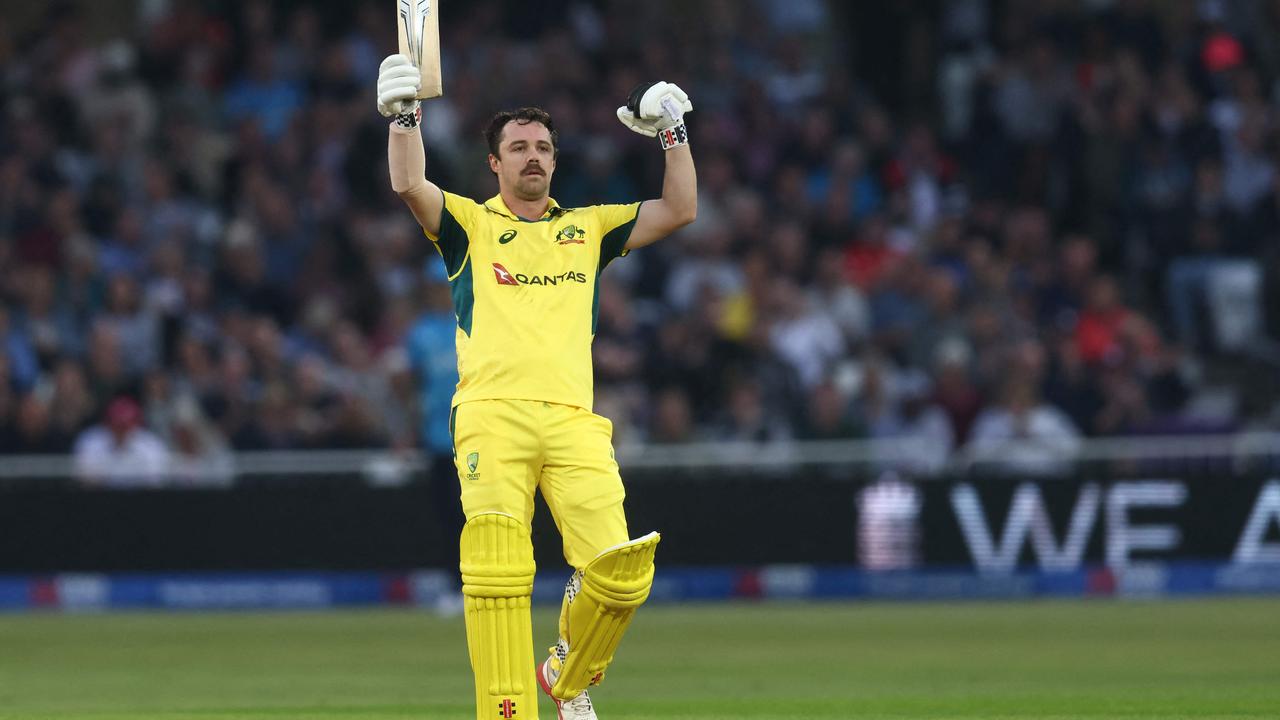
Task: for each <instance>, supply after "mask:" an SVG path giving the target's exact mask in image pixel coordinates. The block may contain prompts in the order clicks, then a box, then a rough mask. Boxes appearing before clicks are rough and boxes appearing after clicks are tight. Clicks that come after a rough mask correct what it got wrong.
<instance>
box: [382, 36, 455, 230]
mask: <svg viewBox="0 0 1280 720" xmlns="http://www.w3.org/2000/svg"><path fill="white" fill-rule="evenodd" d="M420 82H421V80H420V76H419V74H418V69H417V68H416V67H414V66H413V64H412V63H410V62H409V58H407V57H405V56H404V55H390V56H388V57H387V59H385V60H383V61H382V66H381V67H380V68H379V69H378V112H380V113H382V114H383V116H385V117H389V118H391V119H392V120H391V126H390V128H389V129H388V131H387V168H388V170H389V171H390V174H391V189H392V190H395V191H396V194H397V195H399V196H400V199H401V200H404V203H405V205H408V206H409V211H410V212H412V213H413V216H414V217H415V218H416V219H417V220H418V224H419V225H421V226H422V229H423V230H426V231H427V233H429V234H430V235H432V236H433V237H434V236H436V235H439V234H440V214H441V212H442V211H443V210H444V193H442V192H441V191H440V188H438V187H436V185H435V183H433V182H431V181H430V180H427V177H426V175H427V155H426V151H425V150H424V149H423V147H422V134H421V132H420V131H419V130H418V121H419V119H420V118H421V116H422V111H421V108H420V107H419V105H418V101H417V99H416V97H415V96H416V95H417V93H418V85H419V83H420Z"/></svg>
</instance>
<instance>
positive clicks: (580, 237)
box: [556, 225, 587, 245]
mask: <svg viewBox="0 0 1280 720" xmlns="http://www.w3.org/2000/svg"><path fill="white" fill-rule="evenodd" d="M586 237H587V231H586V230H583V229H582V228H580V227H578V226H577V225H566V226H564V227H562V228H560V232H558V233H556V243H557V244H558V245H581V244H583V243H585V242H586Z"/></svg>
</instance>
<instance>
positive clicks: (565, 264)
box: [427, 192, 640, 410]
mask: <svg viewBox="0 0 1280 720" xmlns="http://www.w3.org/2000/svg"><path fill="white" fill-rule="evenodd" d="M639 212H640V203H631V204H628V205H593V206H590V207H584V208H562V207H560V206H559V205H558V204H556V202H555V201H554V200H550V201H549V203H548V207H547V211H546V213H544V214H543V216H542V217H541V218H539V219H538V220H532V221H531V220H524V219H523V218H520V217H519V216H517V215H516V214H515V213H513V212H512V211H511V210H509V209H508V208H507V205H506V203H504V202H503V201H502V196H501V195H498V196H495V197H492V198H490V199H489V200H488V201H486V202H484V203H483V204H481V203H477V202H475V201H474V200H470V199H468V198H465V197H462V196H460V195H455V194H453V193H450V192H446V193H444V212H443V213H442V214H441V218H440V234H439V236H438V237H432V236H431V234H430V233H427V236H428V237H430V238H431V240H432V242H433V243H434V244H435V247H436V249H437V250H438V251H439V252H440V255H441V256H442V257H443V258H444V262H445V268H446V269H447V270H448V272H449V285H450V287H451V289H452V291H453V308H454V314H455V315H456V316H457V320H458V329H457V332H456V337H457V350H458V388H457V391H456V392H455V393H454V395H453V404H454V405H455V406H456V405H459V404H461V403H464V402H468V401H471V400H494V399H503V400H541V401H543V402H554V403H560V404H563V405H573V406H576V407H581V408H585V409H587V410H590V409H591V405H592V370H591V341H592V339H593V338H594V337H595V332H596V318H597V315H598V312H599V299H600V273H601V271H602V270H604V268H605V266H606V265H608V264H609V262H610V261H612V260H613V259H614V258H618V257H621V256H623V255H625V254H626V252H627V251H626V249H625V246H626V243H627V238H629V237H630V236H631V229H632V228H633V227H634V225H635V221H636V216H637V215H638V214H639Z"/></svg>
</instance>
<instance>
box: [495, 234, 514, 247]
mask: <svg viewBox="0 0 1280 720" xmlns="http://www.w3.org/2000/svg"><path fill="white" fill-rule="evenodd" d="M515 239H516V231H515V230H508V231H506V232H504V233H502V234H501V235H499V236H498V244H499V245H506V244H507V243H509V242H511V241H512V240H515Z"/></svg>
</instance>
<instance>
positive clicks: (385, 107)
mask: <svg viewBox="0 0 1280 720" xmlns="http://www.w3.org/2000/svg"><path fill="white" fill-rule="evenodd" d="M421 86H422V74H421V73H420V72H419V71H418V68H417V67H415V66H414V64H413V62H412V61H410V60H409V58H407V57H405V56H404V55H400V54H396V55H388V56H387V58H386V59H385V60H383V61H382V65H380V66H379V67H378V112H380V113H382V116H383V117H389V118H395V121H396V124H397V125H403V126H405V127H410V128H411V127H416V126H417V124H418V88H419V87H421ZM410 120H412V124H409V121H410Z"/></svg>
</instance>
